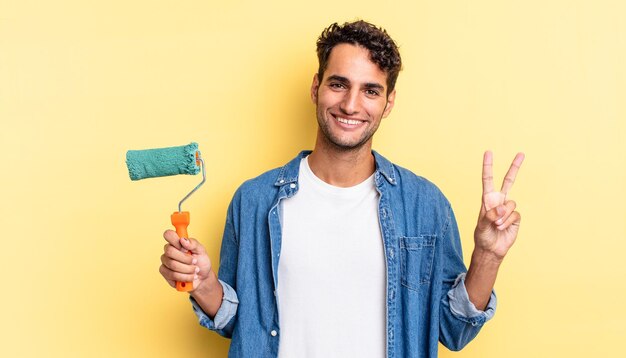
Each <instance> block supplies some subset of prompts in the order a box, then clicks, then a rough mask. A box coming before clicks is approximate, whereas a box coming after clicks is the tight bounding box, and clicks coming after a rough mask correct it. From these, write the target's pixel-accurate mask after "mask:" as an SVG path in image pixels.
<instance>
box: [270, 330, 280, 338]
mask: <svg viewBox="0 0 626 358" xmlns="http://www.w3.org/2000/svg"><path fill="white" fill-rule="evenodd" d="M270 334H271V335H272V337H276V335H277V334H278V332H276V331H275V330H272V331H271V332H270Z"/></svg>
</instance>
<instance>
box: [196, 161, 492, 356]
mask: <svg viewBox="0 0 626 358" xmlns="http://www.w3.org/2000/svg"><path fill="white" fill-rule="evenodd" d="M309 153H311V152H310V151H303V152H301V153H300V154H299V155H298V156H297V157H296V158H294V159H293V160H292V161H290V162H289V163H287V165H285V166H284V167H282V168H277V169H274V170H271V171H269V172H266V173H265V174H262V175H260V176H259V177H257V178H254V179H251V180H248V181H246V182H245V183H244V184H243V185H242V186H241V187H239V189H238V190H237V191H236V193H235V195H234V197H233V199H232V201H231V203H230V205H229V208H228V214H227V218H226V225H225V229H224V237H223V239H222V247H221V253H220V268H219V272H218V278H219V280H220V283H221V284H222V286H223V288H224V298H223V300H222V305H221V307H220V309H219V310H218V312H217V314H216V316H215V317H214V318H213V319H210V318H209V317H208V316H207V315H206V314H205V313H204V312H203V311H202V309H201V308H200V307H199V305H198V304H197V303H196V302H195V300H193V298H191V302H192V305H193V308H194V311H195V313H196V315H197V316H198V319H199V322H200V324H201V325H202V326H204V327H206V328H208V329H211V330H215V331H217V332H218V333H219V334H221V335H223V336H225V337H228V338H232V341H231V344H230V351H229V357H246V358H247V357H277V355H278V344H279V342H280V337H281V334H280V327H279V324H278V323H279V320H278V306H277V302H276V294H275V292H276V287H277V283H278V282H279V281H278V277H277V274H278V260H279V259H280V248H281V234H282V231H281V223H280V217H281V215H280V213H279V210H280V205H279V204H280V201H281V200H282V199H285V198H289V197H291V196H293V195H296V193H297V192H298V170H299V165H300V160H301V159H302V158H304V157H305V156H306V155H308V154H309ZM372 153H373V155H374V157H375V161H376V172H375V173H374V179H375V183H376V188H377V190H378V192H379V194H380V197H379V204H378V215H379V220H380V227H381V232H382V238H383V241H384V242H383V244H384V254H385V261H386V269H387V294H386V306H387V307H386V311H387V319H386V327H385V331H386V336H387V337H386V341H387V357H389V358H394V357H436V356H437V349H438V342H439V341H440V342H441V343H443V345H445V346H446V347H447V348H449V349H451V350H460V349H461V348H463V347H464V346H465V345H466V344H467V343H469V342H470V341H471V340H472V339H473V338H474V337H475V336H476V335H477V334H478V332H479V331H480V329H481V327H482V326H483V324H484V323H485V322H486V321H487V320H489V319H490V318H491V317H492V316H493V314H494V312H495V306H496V297H495V294H494V293H492V295H491V298H490V301H489V304H488V306H487V309H486V310H485V311H479V310H477V309H476V308H475V307H474V305H473V304H472V303H471V302H470V301H469V297H468V295H467V291H466V289H465V285H464V277H465V272H466V268H465V265H464V264H463V255H462V252H461V242H460V238H459V233H458V229H457V224H456V221H455V218H454V214H453V212H452V209H451V207H450V204H449V202H448V201H447V199H446V198H445V197H444V196H443V194H442V193H441V192H440V191H439V189H437V187H436V186H435V185H434V184H432V183H430V182H429V181H427V180H426V179H424V178H422V177H419V176H416V175H415V174H413V173H412V172H410V171H408V170H406V169H404V168H401V167H399V166H397V165H394V164H392V163H391V162H389V161H388V160H387V159H385V158H384V157H383V156H381V155H380V154H378V153H376V152H375V151H373V152H372ZM346 254H349V253H346ZM364 314H367V313H364Z"/></svg>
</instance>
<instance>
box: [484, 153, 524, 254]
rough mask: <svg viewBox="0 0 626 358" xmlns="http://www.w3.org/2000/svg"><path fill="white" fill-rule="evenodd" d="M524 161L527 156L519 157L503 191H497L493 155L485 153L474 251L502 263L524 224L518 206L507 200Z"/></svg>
mask: <svg viewBox="0 0 626 358" xmlns="http://www.w3.org/2000/svg"><path fill="white" fill-rule="evenodd" d="M523 161H524V154H523V153H518V154H517V155H516V156H515V159H513V163H511V167H510V168H509V171H508V172H507V173H506V176H505V177H504V181H503V183H502V188H501V189H500V191H495V190H494V187H493V154H492V153H491V152H490V151H487V152H485V154H484V156H483V172H482V173H483V198H482V204H481V207H480V214H479V215H478V224H477V225H476V229H475V230H474V242H475V248H474V250H475V251H476V250H478V251H480V252H482V253H485V254H490V255H493V258H494V259H496V260H498V261H502V259H504V256H505V255H506V253H507V252H508V251H509V249H510V248H511V246H513V243H515V239H516V238H517V232H518V230H519V225H520V221H521V216H520V214H519V212H517V211H515V206H516V204H515V202H514V201H513V200H508V199H507V193H508V192H509V190H510V189H511V187H512V186H513V183H514V182H515V177H516V176H517V171H518V170H519V168H520V167H521V165H522V162H523Z"/></svg>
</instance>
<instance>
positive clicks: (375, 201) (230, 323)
mask: <svg viewBox="0 0 626 358" xmlns="http://www.w3.org/2000/svg"><path fill="white" fill-rule="evenodd" d="M317 52H318V58H319V70H318V73H317V74H316V75H315V76H314V77H313V83H312V86H311V98H312V100H313V102H314V103H315V104H316V114H317V121H318V124H319V126H318V133H317V139H316V143H315V148H314V150H313V151H312V152H306V151H305V152H302V153H300V155H299V156H298V157H296V158H295V159H293V160H292V161H291V162H289V163H288V164H287V165H285V166H284V167H282V168H278V169H274V170H272V171H269V172H267V173H265V174H263V175H261V176H259V177H257V178H255V179H252V180H249V181H247V182H246V183H244V184H243V185H242V186H241V187H240V188H239V189H238V190H237V192H236V193H235V195H234V198H233V200H232V202H231V204H230V206H229V209H228V215H227V219H226V227H225V230H224V237H223V239H222V248H221V262H220V269H219V275H216V274H215V271H214V270H213V268H212V266H211V263H210V261H209V258H208V256H207V254H206V252H205V250H204V248H203V247H202V245H201V244H200V243H198V242H197V241H196V240H193V239H186V238H182V239H179V238H178V236H177V235H176V233H175V232H173V231H171V230H168V231H166V232H165V234H164V237H165V239H166V240H167V242H168V244H167V245H166V246H165V252H164V254H163V256H162V257H161V261H162V265H161V268H160V272H161V274H162V275H163V276H164V277H165V279H166V280H167V281H168V282H169V283H170V285H174V281H176V280H178V281H193V284H194V290H193V291H192V292H191V301H192V304H193V307H194V310H195V312H196V314H197V315H198V317H199V320H200V324H201V325H203V326H204V327H207V328H209V329H212V330H216V331H217V332H218V333H220V334H222V335H224V336H226V337H231V338H232V342H231V346H230V353H229V355H230V356H233V357H276V356H278V357H384V356H387V357H434V356H436V355H437V348H438V342H439V341H441V342H442V343H443V344H444V345H445V346H446V347H448V348H450V349H452V350H459V349H461V348H463V347H464V346H465V345H466V344H467V343H468V342H469V341H470V340H472V339H473V338H474V337H475V336H476V334H477V333H478V331H479V330H480V328H481V327H482V325H483V324H484V323H485V322H486V321H487V320H488V319H490V318H491V317H492V316H493V314H494V311H495V306H496V298H495V295H494V294H493V285H494V283H495V279H496V274H497V271H498V268H499V265H500V264H501V262H502V260H503V258H504V256H505V255H506V253H507V251H508V249H509V248H510V247H511V245H512V244H513V242H514V241H515V238H516V236H517V231H518V228H519V223H520V215H519V213H518V212H516V211H515V203H514V202H513V201H510V200H508V199H507V198H506V193H507V191H508V190H509V189H510V188H511V186H512V184H513V181H514V179H515V176H516V173H517V170H518V168H519V166H520V165H521V163H522V160H523V155H521V154H518V156H516V158H515V160H514V161H513V164H512V165H511V168H510V169H509V171H508V173H507V175H506V178H505V181H504V184H503V186H502V189H501V190H500V191H499V192H498V191H494V188H493V180H492V175H491V166H492V155H491V153H490V152H487V153H485V156H484V162H483V199H482V203H481V208H480V213H479V218H478V224H477V226H476V230H475V233H474V239H475V247H474V252H473V254H472V260H471V263H470V266H469V270H468V271H467V272H466V268H465V266H464V264H463V258H462V253H461V244H460V239H459V235H458V230H457V225H456V221H455V218H454V214H453V213H452V209H451V207H450V204H449V203H448V201H447V200H446V198H445V197H444V196H443V195H442V194H441V192H440V191H439V190H438V189H437V188H436V187H435V186H434V185H433V184H431V183H430V182H428V181H427V180H425V179H423V178H421V177H418V176H416V175H415V174H413V173H411V172H410V171H408V170H406V169H404V168H401V167H399V166H396V165H394V164H392V163H391V162H389V161H388V160H387V159H385V158H384V157H382V156H381V155H380V154H378V153H376V152H374V151H372V149H371V148H372V136H373V135H374V133H375V132H376V129H377V128H378V126H379V124H380V122H381V120H382V119H383V118H385V117H387V116H388V115H389V113H390V112H391V110H392V108H393V106H394V101H395V96H396V92H395V89H394V86H395V82H396V78H397V76H398V73H399V71H400V68H401V60H400V55H399V52H398V49H397V46H396V44H395V43H394V42H393V40H392V39H391V38H390V37H389V36H388V35H387V33H386V32H385V31H384V30H382V29H379V28H377V27H375V26H374V25H371V24H369V23H366V22H364V21H356V22H353V23H346V24H344V25H341V26H340V25H337V24H333V25H331V26H330V27H329V28H327V29H325V30H324V32H323V33H322V35H321V36H320V38H319V39H318V42H317ZM187 250H189V251H191V253H192V255H191V256H188V255H185V254H184V253H183V251H187Z"/></svg>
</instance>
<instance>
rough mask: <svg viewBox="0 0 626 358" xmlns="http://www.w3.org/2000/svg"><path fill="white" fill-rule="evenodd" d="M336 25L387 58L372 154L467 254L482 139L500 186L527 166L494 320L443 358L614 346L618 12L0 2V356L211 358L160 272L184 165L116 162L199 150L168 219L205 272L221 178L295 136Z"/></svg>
mask: <svg viewBox="0 0 626 358" xmlns="http://www.w3.org/2000/svg"><path fill="white" fill-rule="evenodd" d="M356 18H363V19H366V20H369V21H372V22H374V23H376V24H379V25H381V26H384V27H385V28H387V30H388V32H389V33H390V34H391V35H392V36H393V37H394V38H395V39H396V41H397V42H398V43H399V45H400V46H401V53H402V56H403V61H404V70H403V71H402V73H401V74H400V78H399V81H398V86H397V90H398V96H397V101H396V107H395V108H394V110H393V112H392V114H391V116H390V117H389V118H388V119H386V120H385V121H383V124H382V126H381V128H380V130H379V133H378V134H377V137H376V140H375V143H374V147H375V149H377V150H378V151H380V152H381V153H383V154H384V155H385V156H387V157H388V158H390V159H392V160H393V161H395V162H396V163H398V164H400V165H402V166H405V167H407V168H410V169H412V170H413V171H415V172H416V173H418V174H420V175H423V176H425V177H427V178H429V179H431V180H432V181H434V182H435V183H437V184H438V185H439V187H440V188H441V189H442V190H443V191H444V193H445V194H446V195H447V196H448V198H449V199H450V201H451V202H452V204H453V207H454V208H455V211H456V215H457V217H458V219H459V226H460V230H461V233H462V237H463V246H464V249H465V255H466V258H468V257H469V254H470V252H471V249H472V246H473V243H472V230H473V227H474V223H475V219H476V215H477V210H478V208H479V203H480V190H481V182H480V170H481V160H482V152H483V151H484V150H485V149H492V150H494V153H495V160H496V166H495V172H496V177H497V178H502V177H503V175H504V172H505V171H506V168H507V167H508V165H509V163H510V161H511V159H512V158H513V156H514V155H515V153H516V152H517V151H524V152H525V153H526V155H527V158H526V162H525V163H524V165H523V167H522V170H521V171H520V173H519V176H518V180H517V183H516V185H515V186H514V189H513V191H512V192H511V197H512V198H513V199H515V200H517V201H518V204H519V206H518V208H519V210H520V211H521V213H522V216H523V220H522V229H521V233H520V235H519V238H518V242H517V243H516V245H515V246H514V248H513V249H512V251H511V252H510V254H509V256H508V258H507V260H506V261H505V264H504V265H503V267H502V269H501V271H500V273H499V279H498V282H497V284H496V289H497V291H498V295H499V298H500V303H499V307H498V313H497V315H496V317H495V318H494V320H493V321H491V322H490V323H489V324H487V325H486V326H485V328H484V329H483V331H482V332H481V334H480V335H479V336H478V338H477V339H476V340H474V341H473V342H472V343H471V344H470V345H469V346H468V347H467V348H466V349H465V350H463V351H462V352H460V353H451V352H448V351H447V350H446V349H444V348H442V349H441V355H440V356H441V357H453V356H458V357H599V356H617V355H620V354H621V353H620V352H623V344H624V339H625V338H626V334H625V333H626V329H625V328H624V327H625V325H624V320H625V319H626V305H625V304H624V301H625V299H626V294H625V293H626V288H625V283H624V282H625V281H626V265H625V264H624V262H625V261H626V259H625V258H624V251H625V250H626V243H625V241H626V240H625V239H626V224H625V219H626V215H625V214H626V210H625V209H624V203H625V202H626V192H625V189H624V183H626V144H625V141H626V138H625V134H626V125H625V122H626V104H625V103H626V101H625V100H626V65H625V64H626V4H625V3H624V2H622V1H618V0H615V1H609V0H587V1H584V0H581V1H564V0H563V1H545V0H541V1H539V0H530V1H515V2H513V1H497V0H493V1H397V2H392V1H345V2H342V1H336V0H334V1H315V2H306V3H300V2H296V1H276V2H267V1H219V2H216V1H206V0H205V1H198V0H194V1H147V0H138V1H119V0H117V1H97V2H96V1H82V0H81V1H78V0H75V1H71V0H61V1H47V2H44V1H32V0H21V1H17V0H16V1H7V0H0V121H1V125H0V165H1V167H2V176H1V178H2V179H1V185H0V195H1V197H0V198H1V203H2V205H1V206H0V207H1V209H0V221H1V224H2V229H3V230H2V231H1V235H2V241H1V245H0V247H1V248H2V249H1V250H0V253H1V254H0V255H1V257H0V272H1V273H2V278H3V281H4V283H3V284H2V294H1V296H0V300H1V301H0V303H1V304H0V307H1V310H2V311H1V315H0V316H1V317H2V318H1V321H0V322H2V323H1V330H2V332H0V356H3V357H44V356H45V357H56V356H58V357H61V356H63V357H174V356H181V357H182V356H188V357H223V356H225V355H226V351H227V347H228V341H227V340H225V339H223V338H221V337H219V336H217V335H216V334H214V333H211V332H208V331H206V330H204V329H202V328H201V327H200V326H198V325H197V323H196V320H195V316H194V315H193V313H192V311H191V308H190V305H189V302H188V301H187V298H186V296H185V295H184V294H179V293H176V292H175V291H173V290H172V289H170V288H169V286H167V285H166V283H165V281H164V280H163V279H162V278H161V277H160V275H159V274H158V272H157V270H158V266H159V264H160V262H159V256H160V255H161V251H162V247H163V244H164V241H163V239H162V237H161V234H162V232H163V231H164V230H165V229H166V228H168V227H169V215H170V213H171V212H173V211H174V210H176V205H177V202H178V200H179V199H180V198H181V197H182V196H183V195H184V194H185V193H186V192H187V191H188V190H190V189H191V188H192V187H193V186H194V185H195V184H196V183H197V182H199V179H200V178H199V177H188V176H177V177H169V178H162V179H150V180H145V181H141V182H131V181H130V180H129V178H128V173H127V171H126V167H125V164H124V156H125V152H126V150H128V149H145V148H153V147H166V146H176V145H183V144H186V143H188V142H190V141H192V140H193V141H197V142H199V143H200V148H201V150H202V151H203V154H204V157H205V158H206V160H207V162H208V163H209V166H210V167H209V168H208V175H209V177H208V184H207V185H205V186H204V187H203V188H202V189H201V190H200V191H199V192H198V193H197V194H196V195H195V196H193V197H192V198H191V199H190V201H189V202H188V205H186V206H185V209H188V210H189V211H191V213H192V224H191V226H190V228H189V230H190V233H191V235H192V236H195V237H197V238H198V239H199V240H201V241H202V242H203V243H204V244H205V245H206V246H207V248H208V250H209V252H210V256H211V257H212V259H213V260H214V261H215V263H216V264H217V261H218V258H219V243H220V240H221V231H222V228H223V223H224V218H225V210H226V207H227V205H228V202H229V200H230V197H231V195H232V193H233V192H234V190H235V189H236V187H237V186H238V185H239V184H240V183H241V182H242V181H244V180H245V179H247V178H250V177H253V176H255V175H257V174H259V173H260V172H262V171H264V170H267V169H270V168H273V167H276V166H279V165H281V164H282V163H284V162H286V161H287V160H289V159H290V158H292V157H293V156H294V155H295V154H296V153H297V152H298V151H299V150H300V149H302V148H311V147H312V146H313V140H314V133H315V129H316V124H315V119H314V107H313V105H312V104H311V103H310V100H309V91H308V90H309V85H310V81H311V78H312V76H313V73H314V72H315V71H316V69H317V68H316V66H317V65H316V57H315V52H314V43H315V40H316V38H317V36H318V35H319V33H320V32H321V30H322V29H323V28H324V27H325V26H327V25H329V24H330V23H331V22H334V21H339V22H343V21H346V20H353V19H356Z"/></svg>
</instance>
